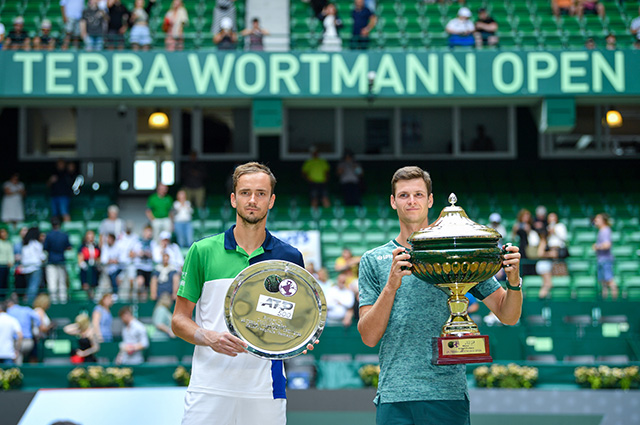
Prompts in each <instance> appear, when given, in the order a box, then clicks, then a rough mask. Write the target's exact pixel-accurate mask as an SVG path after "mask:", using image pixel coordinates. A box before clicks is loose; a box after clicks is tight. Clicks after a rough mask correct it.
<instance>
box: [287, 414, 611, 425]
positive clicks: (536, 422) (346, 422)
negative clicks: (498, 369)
mask: <svg viewBox="0 0 640 425" xmlns="http://www.w3.org/2000/svg"><path fill="white" fill-rule="evenodd" d="M602 417H603V416H602V415H560V414H558V415H548V414H476V415H471V424H472V425H512V424H514V423H517V424H518V425H540V424H544V425H599V424H600V423H601V422H602ZM375 420H376V417H375V413H372V412H309V411H307V412H289V413H288V414H287V425H327V424H330V425H370V424H375Z"/></svg>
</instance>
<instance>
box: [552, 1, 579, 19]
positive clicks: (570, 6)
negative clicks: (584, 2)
mask: <svg viewBox="0 0 640 425" xmlns="http://www.w3.org/2000/svg"><path fill="white" fill-rule="evenodd" d="M551 10H552V12H553V15H554V16H555V17H556V18H559V17H560V15H569V16H573V15H575V14H576V4H575V0H551Z"/></svg>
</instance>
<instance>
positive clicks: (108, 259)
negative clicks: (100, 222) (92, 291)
mask: <svg viewBox="0 0 640 425" xmlns="http://www.w3.org/2000/svg"><path fill="white" fill-rule="evenodd" d="M121 258H122V253H121V251H120V247H119V246H118V244H117V243H116V236H115V235H114V234H113V233H109V234H108V235H107V241H106V243H104V244H102V246H101V247H100V262H101V263H102V265H103V268H104V271H105V272H106V273H107V276H109V280H110V281H111V290H112V291H113V296H114V298H116V299H117V298H118V292H119V288H120V273H122V267H121V266H120V259H121Z"/></svg>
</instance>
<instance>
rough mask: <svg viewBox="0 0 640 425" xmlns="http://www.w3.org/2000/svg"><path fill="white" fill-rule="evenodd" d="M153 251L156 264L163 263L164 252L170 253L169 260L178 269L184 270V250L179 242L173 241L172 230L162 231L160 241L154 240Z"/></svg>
mask: <svg viewBox="0 0 640 425" xmlns="http://www.w3.org/2000/svg"><path fill="white" fill-rule="evenodd" d="M151 253H152V255H153V262H154V263H156V264H162V255H163V254H164V253H167V254H169V258H170V261H169V262H170V263H171V264H172V265H173V266H174V267H175V268H176V270H182V265H183V264H184V256H183V255H182V251H181V250H180V247H179V246H178V244H176V243H171V233H170V232H167V231H164V232H160V242H159V243H155V242H152V248H151Z"/></svg>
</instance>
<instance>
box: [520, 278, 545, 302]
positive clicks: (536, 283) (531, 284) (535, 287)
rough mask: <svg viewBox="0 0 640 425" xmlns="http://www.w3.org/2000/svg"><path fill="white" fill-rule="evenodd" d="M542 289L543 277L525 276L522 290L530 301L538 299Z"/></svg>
mask: <svg viewBox="0 0 640 425" xmlns="http://www.w3.org/2000/svg"><path fill="white" fill-rule="evenodd" d="M541 287H542V276H538V275H533V276H525V277H524V278H523V279H522V288H523V290H524V296H525V297H526V298H528V299H535V298H538V293H539V292H540V288H541Z"/></svg>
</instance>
